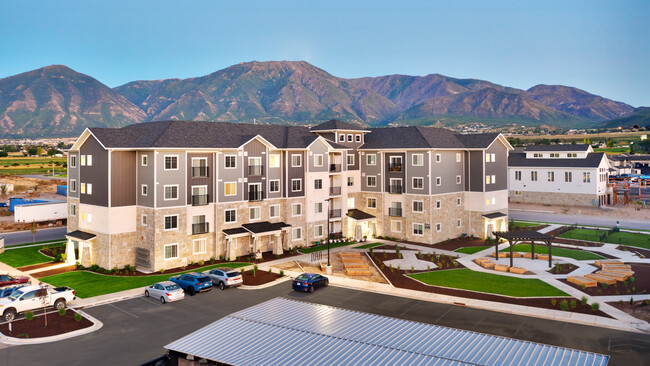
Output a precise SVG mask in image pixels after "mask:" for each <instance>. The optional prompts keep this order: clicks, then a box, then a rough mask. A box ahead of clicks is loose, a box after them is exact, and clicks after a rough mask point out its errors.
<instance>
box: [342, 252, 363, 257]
mask: <svg viewBox="0 0 650 366" xmlns="http://www.w3.org/2000/svg"><path fill="white" fill-rule="evenodd" d="M339 257H341V258H361V253H339Z"/></svg>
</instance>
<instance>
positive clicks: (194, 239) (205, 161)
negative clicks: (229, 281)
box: [66, 120, 512, 271]
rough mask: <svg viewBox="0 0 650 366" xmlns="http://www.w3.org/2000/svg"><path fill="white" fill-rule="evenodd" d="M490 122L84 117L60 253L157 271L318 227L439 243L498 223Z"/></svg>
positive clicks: (302, 235) (275, 247)
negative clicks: (104, 120) (480, 128)
mask: <svg viewBox="0 0 650 366" xmlns="http://www.w3.org/2000/svg"><path fill="white" fill-rule="evenodd" d="M511 149H512V147H511V146H510V145H509V144H508V142H507V141H506V140H505V138H503V136H501V135H498V134H484V135H457V134H454V133H453V132H452V131H449V130H446V129H440V128H430V127H397V128H374V129H363V128H360V127H358V126H355V125H351V124H348V123H344V122H341V121H336V120H331V121H328V122H325V123H322V124H320V125H318V126H315V127H312V128H311V129H310V128H307V127H299V126H279V125H255V124H231V123H218V122H185V121H165V122H150V123H142V124H136V125H131V126H127V127H123V128H115V129H110V128H89V129H87V130H86V131H84V132H83V133H82V135H81V136H80V137H79V138H78V139H77V141H76V142H75V144H74V145H73V147H72V149H71V150H70V152H69V158H68V180H69V182H68V186H69V190H68V192H69V193H68V206H69V217H68V229H69V233H68V235H67V238H68V244H67V250H66V252H67V258H68V261H69V262H72V263H74V262H76V261H79V262H80V263H82V264H83V265H85V266H88V265H90V264H98V265H99V266H102V267H104V268H113V267H115V266H117V267H122V266H124V265H126V264H129V265H137V266H138V268H139V269H140V270H145V271H146V270H149V271H158V270H160V269H162V268H174V267H179V266H183V265H186V264H189V263H191V262H198V261H199V260H207V259H209V258H226V259H235V258H236V257H238V256H243V255H249V254H253V255H256V256H258V257H259V256H261V255H262V253H263V252H272V253H274V254H282V253H283V251H285V250H288V249H291V248H294V247H303V246H309V245H312V243H313V242H317V241H324V240H325V238H326V236H327V235H328V233H333V234H334V235H340V236H343V237H353V238H356V239H361V238H362V237H363V236H368V237H370V236H372V235H387V236H392V237H397V238H402V239H407V240H411V241H416V242H428V243H435V242H439V241H442V240H445V239H448V238H453V237H458V236H460V235H462V234H467V235H475V236H479V237H484V236H486V235H489V234H490V233H491V231H492V230H501V229H504V228H505V223H506V218H507V194H508V193H507V192H508V191H507V181H506V179H507V178H506V176H507V159H508V152H509V150H511Z"/></svg>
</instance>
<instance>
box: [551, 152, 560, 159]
mask: <svg viewBox="0 0 650 366" xmlns="http://www.w3.org/2000/svg"><path fill="white" fill-rule="evenodd" d="M551 157H552V158H559V157H560V154H558V153H551Z"/></svg>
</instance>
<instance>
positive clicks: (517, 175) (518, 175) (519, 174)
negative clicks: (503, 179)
mask: <svg viewBox="0 0 650 366" xmlns="http://www.w3.org/2000/svg"><path fill="white" fill-rule="evenodd" d="M515 180H521V171H520V170H515Z"/></svg>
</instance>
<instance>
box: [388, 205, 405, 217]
mask: <svg viewBox="0 0 650 366" xmlns="http://www.w3.org/2000/svg"><path fill="white" fill-rule="evenodd" d="M388 216H393V217H402V209H401V208H396V207H391V208H389V209H388Z"/></svg>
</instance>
